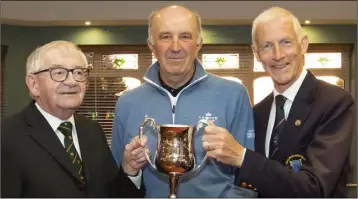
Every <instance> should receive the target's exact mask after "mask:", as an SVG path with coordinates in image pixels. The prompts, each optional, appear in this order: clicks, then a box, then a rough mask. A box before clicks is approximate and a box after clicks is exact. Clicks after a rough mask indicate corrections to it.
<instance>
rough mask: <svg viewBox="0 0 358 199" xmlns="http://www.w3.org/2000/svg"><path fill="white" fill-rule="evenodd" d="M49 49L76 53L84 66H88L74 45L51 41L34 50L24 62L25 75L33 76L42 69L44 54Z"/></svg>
mask: <svg viewBox="0 0 358 199" xmlns="http://www.w3.org/2000/svg"><path fill="white" fill-rule="evenodd" d="M51 49H58V50H60V51H61V52H65V53H77V54H78V55H79V56H80V57H81V59H82V60H83V62H84V63H85V66H86V67H87V66H88V62H87V59H86V56H85V54H84V53H83V52H82V50H81V49H80V48H79V47H78V46H77V45H76V44H74V43H72V42H69V41H53V42H50V43H47V44H45V45H43V46H40V47H38V48H36V49H35V50H34V51H33V52H32V53H31V54H30V55H29V57H28V58H27V62H26V74H27V75H28V74H33V73H35V72H37V71H40V70H41V69H42V68H43V67H44V59H43V56H44V54H45V53H46V52H47V51H49V50H51Z"/></svg>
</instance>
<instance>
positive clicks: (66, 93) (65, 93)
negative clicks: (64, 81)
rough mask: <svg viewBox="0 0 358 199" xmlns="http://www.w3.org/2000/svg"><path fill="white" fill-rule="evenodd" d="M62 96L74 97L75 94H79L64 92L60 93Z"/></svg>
mask: <svg viewBox="0 0 358 199" xmlns="http://www.w3.org/2000/svg"><path fill="white" fill-rule="evenodd" d="M60 94H61V95H74V94H77V92H75V91H74V92H62V93H60Z"/></svg>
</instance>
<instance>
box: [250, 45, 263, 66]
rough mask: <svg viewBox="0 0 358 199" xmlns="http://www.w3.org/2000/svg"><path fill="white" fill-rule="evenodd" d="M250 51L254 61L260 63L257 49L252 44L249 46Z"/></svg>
mask: <svg viewBox="0 0 358 199" xmlns="http://www.w3.org/2000/svg"><path fill="white" fill-rule="evenodd" d="M251 50H252V53H253V54H254V57H255V59H256V60H257V61H258V62H261V60H260V57H259V53H258V52H257V48H256V46H255V45H254V44H251Z"/></svg>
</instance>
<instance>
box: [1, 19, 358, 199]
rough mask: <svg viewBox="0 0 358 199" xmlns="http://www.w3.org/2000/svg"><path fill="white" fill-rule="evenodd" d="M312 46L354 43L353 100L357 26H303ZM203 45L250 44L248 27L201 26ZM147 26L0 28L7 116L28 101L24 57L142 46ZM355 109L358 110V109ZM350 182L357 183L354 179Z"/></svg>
mask: <svg viewBox="0 0 358 199" xmlns="http://www.w3.org/2000/svg"><path fill="white" fill-rule="evenodd" d="M304 30H305V32H306V33H307V34H308V36H309V39H310V42H311V43H353V44H355V47H354V49H355V50H354V52H353V54H352V66H351V79H352V81H351V88H352V91H351V93H352V95H353V96H354V97H355V99H357V98H358V96H356V95H357V94H358V92H356V89H357V88H358V81H357V76H358V70H357V69H356V68H357V66H356V60H357V50H356V49H357V48H356V44H357V26H356V25H312V26H305V27H304ZM203 34H204V43H206V44H250V43H251V26H250V25H241V26H204V27H203ZM146 37H147V26H123V27H115V26H111V27H25V26H10V25H1V44H3V45H7V46H8V53H7V55H6V59H5V66H6V67H5V75H4V79H5V89H6V90H5V96H6V100H5V104H6V105H7V107H8V110H6V111H5V114H6V115H9V114H12V113H15V112H17V111H19V110H20V109H21V108H22V107H23V106H25V105H26V104H27V103H28V102H29V100H30V97H29V95H28V90H27V87H26V85H25V81H24V79H25V64H26V59H27V56H28V55H29V54H30V53H31V51H32V50H34V49H35V48H36V47H37V46H39V45H42V44H45V43H47V42H50V41H53V40H68V41H72V42H75V43H77V44H82V45H86V44H92V45H93V44H106V45H110V44H113V45H115V44H145V43H146ZM357 108H358V106H357ZM356 140H357V139H356V135H355V139H354V144H353V148H352V157H353V159H352V161H354V162H356V157H357V155H356V151H357V146H356V145H357V144H356ZM353 181H354V182H357V179H356V168H355V174H354V175H353ZM350 196H352V197H356V196H357V191H356V189H354V188H353V189H350Z"/></svg>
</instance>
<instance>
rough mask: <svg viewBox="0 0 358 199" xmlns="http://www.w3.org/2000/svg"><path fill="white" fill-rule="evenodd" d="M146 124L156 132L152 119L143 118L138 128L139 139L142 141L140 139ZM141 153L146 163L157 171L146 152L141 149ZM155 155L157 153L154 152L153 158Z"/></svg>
mask: <svg viewBox="0 0 358 199" xmlns="http://www.w3.org/2000/svg"><path fill="white" fill-rule="evenodd" d="M147 124H149V125H150V126H152V127H154V129H155V130H156V131H157V129H156V125H155V121H154V119H153V118H150V117H147V116H145V118H144V120H143V122H142V124H141V125H140V127H139V139H142V138H143V135H144V133H143V129H144V127H145V126H146V125H147ZM147 148H148V147H147ZM148 150H149V149H148ZM143 153H144V156H145V158H146V159H147V161H148V162H149V163H150V165H151V166H152V167H153V168H154V169H155V170H157V168H156V167H155V165H154V164H153V162H152V161H151V160H150V157H149V154H148V151H147V150H146V149H145V148H143ZM156 155H157V153H156V152H155V155H154V156H156ZM154 159H155V157H154Z"/></svg>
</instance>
